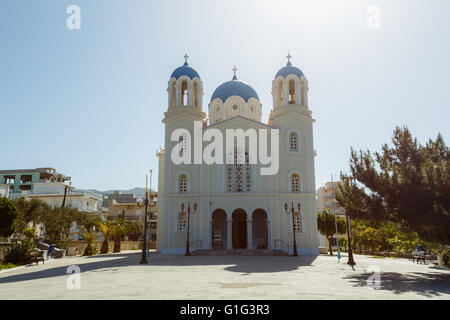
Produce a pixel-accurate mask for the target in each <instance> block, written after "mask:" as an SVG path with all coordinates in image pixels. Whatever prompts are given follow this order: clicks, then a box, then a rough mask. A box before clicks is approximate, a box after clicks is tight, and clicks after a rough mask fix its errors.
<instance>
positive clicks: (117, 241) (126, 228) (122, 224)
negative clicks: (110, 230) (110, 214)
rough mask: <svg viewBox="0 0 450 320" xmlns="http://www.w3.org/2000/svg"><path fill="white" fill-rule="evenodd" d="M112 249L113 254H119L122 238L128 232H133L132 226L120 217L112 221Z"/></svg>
mask: <svg viewBox="0 0 450 320" xmlns="http://www.w3.org/2000/svg"><path fill="white" fill-rule="evenodd" d="M113 224H114V249H113V252H120V246H121V241H122V238H123V237H124V236H125V235H126V234H127V233H128V232H130V231H132V230H133V227H134V224H132V223H131V222H130V221H127V220H125V218H123V217H120V218H118V219H117V220H114V222H113Z"/></svg>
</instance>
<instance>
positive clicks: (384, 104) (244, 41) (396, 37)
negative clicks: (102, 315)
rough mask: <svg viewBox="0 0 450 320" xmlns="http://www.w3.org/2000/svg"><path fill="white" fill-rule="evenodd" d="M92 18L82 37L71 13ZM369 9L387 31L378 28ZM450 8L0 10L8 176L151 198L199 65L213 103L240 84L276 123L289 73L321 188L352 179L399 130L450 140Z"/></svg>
mask: <svg viewBox="0 0 450 320" xmlns="http://www.w3.org/2000/svg"><path fill="white" fill-rule="evenodd" d="M71 4H75V5H78V6H79V7H80V8H81V30H69V29H67V27H66V19H67V17H68V16H69V15H68V14H67V13H66V9H67V7H68V6H69V5H71ZM369 5H377V6H378V7H379V8H380V10H381V11H380V13H381V25H380V27H381V28H380V30H373V29H369V28H368V27H367V26H366V21H367V17H368V15H367V13H366V9H367V7H368V6H369ZM449 39H450V1H448V0H442V1H438V0H434V1H433V0H431V1H421V0H417V1H414V0H396V1H391V0H385V1H379V0H372V1H363V0H354V1H338V0H330V1H318V0H314V1H312V0H311V1H300V0H296V1H280V0H276V1H275V0H270V1H268V0H264V1H263V0H254V1H249V0H227V1H224V0H222V1H213V0H197V1H194V0H190V1H143V0H142V1H138V0H133V1H128V0H127V1H125V0H121V1H119V0H116V1H111V0H108V1H106V0H95V1H92V0H71V1H63V0H52V1H50V0H46V1H43V0H42V1H20V0H1V1H0V40H1V45H0V73H1V76H0V110H1V113H0V123H1V132H2V134H1V136H0V141H1V142H0V146H1V148H0V169H14V168H36V167H46V166H50V167H54V168H56V169H57V170H58V171H60V172H63V173H64V174H67V175H70V176H71V177H72V182H73V184H74V185H75V186H76V187H78V188H96V189H101V190H105V189H113V188H114V189H115V188H131V187H136V186H143V185H144V184H145V174H146V173H147V172H148V170H149V169H153V170H154V172H155V174H154V175H153V182H154V183H153V186H154V187H155V184H156V181H157V179H156V177H157V175H156V171H157V168H158V167H157V157H156V150H157V149H159V147H160V146H161V147H163V146H164V138H163V137H164V126H163V124H162V122H161V120H162V118H163V113H164V111H166V109H167V92H166V88H167V81H168V80H169V76H170V74H171V72H172V71H173V70H174V69H175V68H176V67H178V66H180V65H181V64H182V63H183V62H184V59H183V55H184V54H185V53H188V54H189V56H190V58H189V63H190V65H191V66H192V67H194V68H195V69H196V70H197V71H198V72H199V74H200V76H201V78H202V80H203V85H204V91H205V95H204V100H203V106H204V107H203V109H204V111H207V105H208V103H209V101H210V98H211V95H212V92H213V91H214V90H215V88H217V86H219V85H220V84H221V83H223V82H225V81H228V80H231V78H232V75H233V73H232V71H231V69H232V67H233V65H236V66H237V67H238V69H239V71H238V78H239V79H240V80H243V81H246V82H248V83H249V84H251V85H252V86H253V88H254V89H255V90H256V91H257V93H258V95H259V97H260V100H261V103H262V107H263V121H264V122H267V118H268V115H269V113H270V110H271V108H272V98H271V93H270V92H271V85H272V80H273V77H274V75H275V74H276V72H277V71H278V70H279V69H280V68H281V67H283V66H284V65H285V64H286V58H285V56H286V55H287V52H288V50H289V51H290V53H291V55H292V57H293V58H292V63H293V64H294V65H295V66H297V67H299V68H300V69H301V70H302V71H303V73H304V74H305V76H306V77H307V78H308V81H309V88H310V90H309V104H310V109H311V110H312V111H313V117H314V118H315V119H316V123H315V124H314V147H315V149H316V150H317V157H316V158H315V165H316V186H317V188H318V187H319V186H321V185H322V184H323V183H324V182H326V181H328V180H330V175H331V174H332V173H333V174H338V173H339V172H340V171H347V170H348V160H349V153H350V147H351V146H354V147H355V148H357V149H361V148H362V149H370V150H378V149H379V148H380V146H381V145H382V144H383V143H385V142H389V141H390V139H391V136H392V131H393V129H394V127H395V126H396V125H407V126H408V127H409V128H410V130H411V131H412V133H413V135H415V136H417V137H418V138H419V141H421V142H425V141H426V140H427V139H428V138H429V137H433V138H434V137H435V136H436V135H437V133H438V132H441V133H442V134H443V136H444V139H445V140H446V142H447V144H449V141H448V137H449V134H450V126H449V119H450V111H449V108H450V95H449V93H450V85H449V77H450V41H449Z"/></svg>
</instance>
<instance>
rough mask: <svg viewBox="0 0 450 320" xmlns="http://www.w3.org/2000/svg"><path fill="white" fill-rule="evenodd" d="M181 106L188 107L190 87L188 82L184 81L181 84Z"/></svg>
mask: <svg viewBox="0 0 450 320" xmlns="http://www.w3.org/2000/svg"><path fill="white" fill-rule="evenodd" d="M181 105H182V106H187V105H188V87H187V81H186V80H183V82H182V83H181Z"/></svg>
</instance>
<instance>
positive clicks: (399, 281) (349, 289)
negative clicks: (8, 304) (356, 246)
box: [0, 251, 450, 300]
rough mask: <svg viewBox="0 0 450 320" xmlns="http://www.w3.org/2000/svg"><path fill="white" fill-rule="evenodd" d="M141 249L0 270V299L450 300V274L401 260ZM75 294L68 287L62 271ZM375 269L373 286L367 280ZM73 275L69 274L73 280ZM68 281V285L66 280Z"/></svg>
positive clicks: (449, 272) (358, 256)
mask: <svg viewBox="0 0 450 320" xmlns="http://www.w3.org/2000/svg"><path fill="white" fill-rule="evenodd" d="M139 260H140V252H139V251H132V252H123V253H119V254H108V255H101V256H100V255H99V256H93V257H66V258H64V259H59V260H53V261H49V262H46V263H45V264H44V265H43V264H40V265H39V266H36V265H34V266H32V267H23V268H18V269H14V270H9V271H7V272H1V273H0V299H195V300H197V299H199V300H204V299H225V300H227V299H447V300H448V299H450V271H449V270H443V269H438V268H435V267H432V265H430V264H428V265H423V264H415V263H412V262H411V261H408V260H407V259H395V258H384V259H381V258H372V257H370V256H362V255H355V261H356V263H357V265H356V267H355V270H352V269H351V267H349V266H348V265H346V264H345V262H346V260H347V258H346V257H343V258H342V259H341V263H340V264H337V258H336V257H335V256H334V257H330V256H325V255H320V256H318V257H307V256H301V257H291V256H254V257H252V256H190V257H185V256H181V255H170V256H163V255H160V254H152V255H150V258H149V264H148V265H139V263H138V262H139ZM71 265H77V266H78V267H79V268H80V270H81V273H80V283H81V288H80V289H68V287H67V282H68V279H69V277H71V275H70V274H68V273H67V268H68V266H71ZM368 269H369V270H380V281H381V282H380V289H370V288H368V287H367V282H366V280H367V279H368V278H369V277H370V276H372V277H374V273H373V272H372V271H370V272H368V271H367V270H368ZM72 277H73V275H72ZM69 283H72V284H73V283H75V282H73V281H72V282H70V281H69Z"/></svg>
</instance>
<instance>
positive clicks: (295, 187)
mask: <svg viewBox="0 0 450 320" xmlns="http://www.w3.org/2000/svg"><path fill="white" fill-rule="evenodd" d="M291 192H300V177H299V176H298V174H296V173H293V174H292V175H291Z"/></svg>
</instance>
